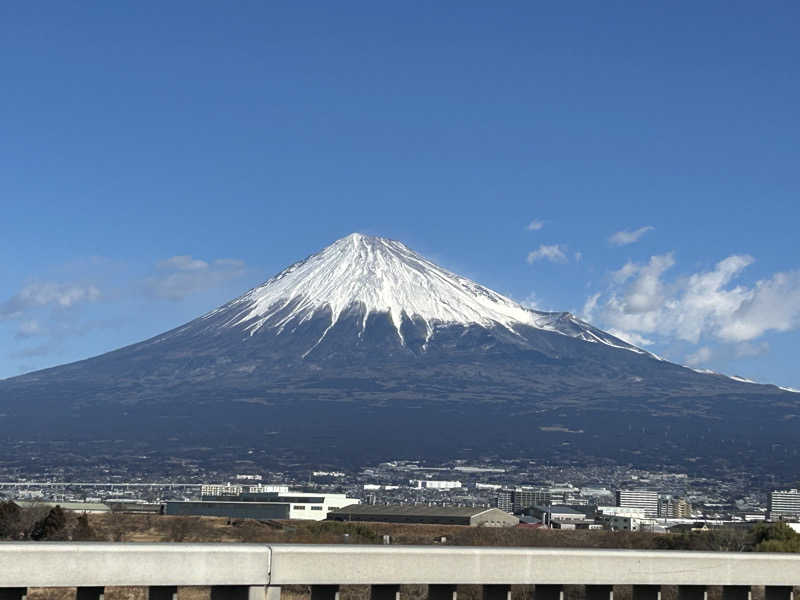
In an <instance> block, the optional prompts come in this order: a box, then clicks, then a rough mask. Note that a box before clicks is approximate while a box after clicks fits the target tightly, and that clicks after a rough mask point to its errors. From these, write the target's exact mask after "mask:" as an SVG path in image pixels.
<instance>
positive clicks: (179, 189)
mask: <svg viewBox="0 0 800 600" xmlns="http://www.w3.org/2000/svg"><path fill="white" fill-rule="evenodd" d="M495 4H497V3H495ZM799 21H800V5H798V4H797V3H796V2H788V1H787V2H764V3H758V4H754V3H752V2H703V3H697V2H670V3H663V4H661V5H657V4H656V3H621V2H605V3H597V2H575V3H570V4H568V5H563V6H553V5H552V3H550V5H548V4H545V3H531V2H506V3H502V5H501V6H494V5H489V4H487V3H472V2H458V3H455V2H452V3H448V2H442V3H401V4H395V5H388V4H387V3H372V2H371V3H367V2H363V3H361V2H358V3H356V2H345V3H316V2H312V3H305V4H302V5H295V6H280V5H278V4H277V3H275V4H271V3H258V2H238V3H231V4H228V5H225V6H223V5H221V4H219V3H206V2H196V1H194V2H185V3H182V2H168V3H158V4H150V5H148V4H142V3H133V2H115V3H100V2H97V3H92V2H87V3H80V4H77V3H74V4H73V3H66V2H58V3H57V2H42V3H28V4H26V5H20V4H16V5H10V4H9V5H6V6H3V7H0V77H2V81H3V82H4V83H3V93H2V94H0V119H1V121H0V123H1V126H0V134H1V135H0V208H2V212H0V224H1V225H0V256H2V258H3V260H2V263H0V377H8V376H12V375H16V374H18V373H21V372H24V371H28V370H32V369H37V368H42V367H46V366H50V365H55V364H60V363H63V362H67V361H72V360H77V359H80V358H84V357H88V356H92V355H95V354H98V353H101V352H104V351H107V350H111V349H114V348H116V347H119V346H122V345H125V344H129V343H133V342H135V341H138V340H141V339H144V338H146V337H148V336H151V335H154V334H156V333H159V332H161V331H163V330H166V329H169V328H171V327H174V326H177V325H179V324H181V323H183V322H185V321H187V320H189V319H191V318H193V317H195V316H198V315H199V314H201V313H203V312H205V311H206V310H209V309H211V308H213V307H214V306H216V305H218V304H220V303H222V302H224V301H226V300H228V299H230V298H232V297H235V296H237V295H239V294H240V293H241V292H243V291H244V290H246V289H247V288H249V287H252V286H253V285H256V284H258V283H260V282H262V281H263V280H265V279H267V278H268V277H269V276H271V275H272V274H274V273H275V272H277V271H278V270H280V269H281V268H283V267H284V266H286V265H287V264H289V263H291V262H293V261H295V260H297V259H299V258H302V257H304V256H306V255H308V254H310V253H312V252H315V251H317V250H318V249H320V248H322V247H323V246H325V245H327V244H328V243H330V242H332V241H333V240H335V239H337V238H339V237H341V236H343V235H346V234H348V233H350V232H352V231H361V232H365V233H371V234H378V235H384V236H389V237H393V238H396V239H400V240H402V241H404V242H406V243H407V244H408V245H409V246H411V247H412V248H414V249H416V250H418V251H420V252H422V253H423V254H425V255H427V256H429V257H430V258H432V259H434V260H436V261H437V262H439V263H441V264H442V265H444V266H446V267H448V268H450V269H452V270H455V271H458V272H460V273H462V274H464V275H467V276H469V277H472V278H473V279H476V280H477V281H479V282H481V283H483V284H485V285H488V286H489V287H492V288H494V289H496V290H498V291H500V292H503V293H505V294H507V295H509V296H511V297H513V298H515V299H518V300H524V301H527V302H530V303H532V304H534V305H535V306H537V307H539V308H542V309H552V310H571V311H574V312H576V313H577V314H579V315H583V316H586V317H588V318H590V319H591V320H592V322H593V323H595V324H597V325H599V326H601V327H604V328H607V329H611V330H614V331H616V332H617V333H619V334H620V335H625V336H627V337H628V339H631V340H632V341H634V342H637V343H640V344H642V345H646V347H647V349H649V350H651V351H653V352H656V353H658V354H661V355H663V356H665V357H666V358H669V359H670V360H674V361H676V362H680V363H684V364H685V363H691V364H692V365H694V366H696V367H698V368H710V369H715V370H718V371H721V372H725V373H731V374H739V375H742V376H745V377H750V378H753V379H756V380H759V381H766V382H775V383H778V384H781V385H786V386H794V387H797V388H800V372H798V370H797V369H796V364H797V359H796V356H797V351H798V345H799V343H800V333H798V328H800V272H799V271H798V269H799V268H800V256H798V252H797V228H798V220H800V219H799V217H800V208H799V207H798V198H800V195H799V194H798V192H800V168H798V164H800V144H798V139H800V117H798V115H799V114H800V111H798V110H797V107H798V106H800V80H798V77H797V64H798V59H800V49H799V48H800V47H799V46H798V43H797V30H798V25H800V23H799ZM620 232H622V235H618V236H617V237H614V236H615V234H618V233H620Z"/></svg>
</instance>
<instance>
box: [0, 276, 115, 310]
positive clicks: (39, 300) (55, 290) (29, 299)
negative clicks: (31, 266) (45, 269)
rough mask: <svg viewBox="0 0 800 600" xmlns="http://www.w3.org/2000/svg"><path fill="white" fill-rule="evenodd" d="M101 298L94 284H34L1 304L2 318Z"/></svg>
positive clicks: (65, 306)
mask: <svg viewBox="0 0 800 600" xmlns="http://www.w3.org/2000/svg"><path fill="white" fill-rule="evenodd" d="M98 298H100V290H99V289H98V288H97V287H95V286H94V285H93V284H80V283H58V282H34V283H29V284H28V285H26V286H25V287H23V288H22V289H21V290H20V291H19V292H17V293H16V294H15V295H13V296H12V297H11V298H9V299H7V300H6V301H4V302H2V303H0V318H17V317H20V316H22V315H23V314H24V313H25V311H27V310H30V309H33V308H41V307H46V306H51V307H57V308H70V307H72V306H75V305H76V304H80V303H83V302H94V301H96V300H97V299H98Z"/></svg>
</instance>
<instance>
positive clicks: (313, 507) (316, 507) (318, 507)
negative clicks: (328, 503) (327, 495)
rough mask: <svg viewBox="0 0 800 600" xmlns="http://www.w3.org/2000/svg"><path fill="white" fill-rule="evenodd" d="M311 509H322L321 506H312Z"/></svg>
mask: <svg viewBox="0 0 800 600" xmlns="http://www.w3.org/2000/svg"><path fill="white" fill-rule="evenodd" d="M311 510H322V507H321V506H312V507H311Z"/></svg>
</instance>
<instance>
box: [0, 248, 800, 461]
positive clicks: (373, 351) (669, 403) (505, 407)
mask: <svg viewBox="0 0 800 600" xmlns="http://www.w3.org/2000/svg"><path fill="white" fill-rule="evenodd" d="M798 418H800V395H798V394H793V393H791V392H787V391H784V390H781V389H780V388H778V387H776V386H771V385H758V384H753V383H748V382H743V381H740V380H736V379H733V378H728V377H725V376H721V375H716V374H705V373H698V372H696V371H694V370H691V369H688V368H685V367H681V366H679V365H675V364H672V363H669V362H667V361H664V360H661V359H659V358H658V357H656V356H654V355H652V354H650V353H648V352H646V351H644V350H642V349H640V348H637V347H636V346H634V345H632V344H629V343H627V342H625V341H623V340H621V339H619V338H617V337H614V336H613V335H610V334H608V333H606V332H604V331H602V330H600V329H598V328H596V327H593V326H592V325H590V324H588V323H586V322H584V321H582V320H580V319H578V318H576V317H575V316H574V315H572V314H570V313H567V312H540V311H535V310H531V309H529V308H526V307H524V306H522V305H521V304H519V303H517V302H515V301H513V300H511V299H509V298H507V297H505V296H503V295H501V294H499V293H497V292H494V291H492V290H490V289H488V288H485V287H483V286H481V285H479V284H477V283H475V282H473V281H471V280H469V279H466V278H464V277H461V276H459V275H456V274H454V273H451V272H449V271H447V270H445V269H443V268H441V267H439V266H437V265H436V264H434V263H433V262H431V261H429V260H427V259H426V258H424V257H422V256H420V255H419V254H417V253H415V252H413V251H412V250H410V249H409V248H408V247H406V246H405V245H404V244H402V243H400V242H397V241H393V240H389V239H385V238H379V237H370V236H365V235H361V234H352V235H350V236H347V237H345V238H342V239H340V240H338V241H336V242H334V243H333V244H331V245H330V246H328V247H327V248H325V249H323V250H322V251H320V252H319V253H317V254H314V255H312V256H310V257H308V258H306V259H305V260H302V261H300V262H297V263H295V264H294V265H292V266H290V267H288V268H287V269H285V270H284V271H282V272H281V273H279V274H277V275H276V276H274V277H273V278H271V279H269V280H268V281H267V282H266V283H264V284H263V285H260V286H258V287H256V288H254V289H252V290H250V291H249V292H247V293H245V294H244V295H242V296H241V297H239V298H236V299H235V300H232V301H231V302H228V303H227V304H225V305H223V306H221V307H219V308H217V309H215V310H212V311H211V312H209V313H207V314H206V315H203V316H202V317H199V318H197V319H195V320H193V321H191V322H189V323H187V324H185V325H183V326H181V327H178V328H176V329H174V330H172V331H169V332H166V333H164V334H161V335H158V336H156V337H154V338H151V339H149V340H146V341H143V342H140V343H137V344H133V345H131V346H128V347H125V348H122V349H119V350H116V351H113V352H109V353H107V354H103V355H101V356H97V357H94V358H90V359H87V360H84V361H80V362H76V363H72V364H68V365H63V366H59V367H55V368H51V369H46V370H43V371H38V372H34V373H29V374H26V375H22V376H19V377H14V378H11V379H6V380H3V381H0V438H1V439H3V440H5V443H6V444H9V445H11V446H14V447H23V445H24V444H29V443H30V442H31V441H36V442H38V443H40V444H42V445H43V447H50V446H48V444H50V445H52V444H53V443H55V442H54V441H55V440H57V441H59V442H62V443H63V442H67V443H69V444H71V446H72V447H86V448H90V447H91V448H92V451H93V452H96V451H97V446H91V445H89V446H86V444H96V445H97V444H99V445H100V446H102V448H103V450H102V452H103V454H104V455H105V456H106V457H107V459H108V461H109V464H111V463H113V462H114V461H115V460H118V459H119V460H121V458H120V457H122V456H128V455H130V454H131V452H134V453H135V454H137V455H142V456H154V455H155V454H158V455H161V456H170V457H172V458H173V459H176V457H179V458H178V459H179V460H192V459H196V458H197V457H198V456H210V455H213V454H214V453H215V452H217V453H218V452H219V449H220V448H225V449H226V450H225V452H226V456H229V457H233V458H234V459H242V460H251V459H252V457H253V455H254V453H255V455H256V456H258V457H259V460H260V461H261V462H262V463H264V464H270V463H276V464H288V463H292V464H314V465H322V464H328V465H340V466H347V465H358V466H360V465H363V464H365V463H367V462H370V461H374V460H386V459H392V458H419V459H441V458H458V457H473V458H474V457H488V456H495V457H508V458H511V457H529V458H532V459H541V460H551V461H562V462H571V461H576V460H578V461H584V462H586V461H592V460H597V461H606V460H612V461H616V462H623V463H626V464H627V463H633V464H638V465H644V466H650V467H653V466H657V465H665V464H669V465H670V467H675V466H676V465H680V466H681V467H686V468H687V469H693V468H697V466H698V464H699V465H700V466H706V467H709V468H717V467H719V468H722V467H724V466H726V465H741V466H750V467H755V465H765V466H768V468H769V469H770V470H771V471H775V472H777V471H787V470H791V469H792V468H793V467H792V465H793V464H796V461H797V448H796V444H795V441H796V427H797V422H798V421H797V419H798ZM81 444H83V446H82V445H81ZM54 448H55V447H54ZM134 448H135V450H133V449H134ZM54 451H55V450H54ZM248 457H250V458H248ZM178 459H176V460H178ZM209 460H210V459H209Z"/></svg>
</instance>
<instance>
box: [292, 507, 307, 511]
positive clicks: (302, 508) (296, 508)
mask: <svg viewBox="0 0 800 600" xmlns="http://www.w3.org/2000/svg"><path fill="white" fill-rule="evenodd" d="M293 508H294V509H295V510H305V509H306V507H305V506H294V507H293Z"/></svg>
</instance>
